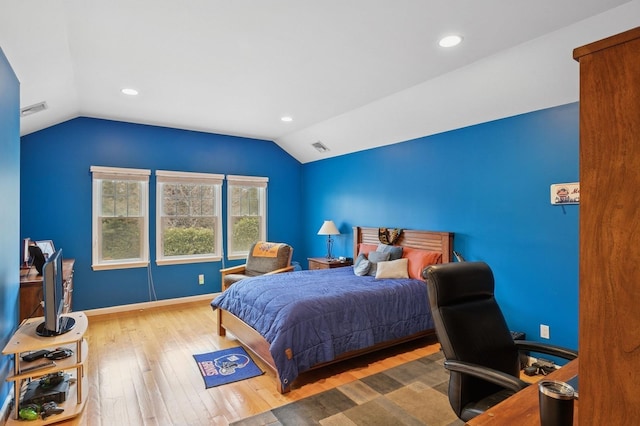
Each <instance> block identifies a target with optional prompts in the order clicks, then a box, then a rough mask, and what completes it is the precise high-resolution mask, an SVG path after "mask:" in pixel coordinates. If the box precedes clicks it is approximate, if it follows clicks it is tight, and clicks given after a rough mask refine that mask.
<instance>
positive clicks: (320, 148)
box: [311, 141, 329, 152]
mask: <svg viewBox="0 0 640 426" xmlns="http://www.w3.org/2000/svg"><path fill="white" fill-rule="evenodd" d="M311 146H312V147H314V148H315V149H316V151H318V152H327V151H329V148H327V147H326V146H325V145H324V144H323V143H322V142H320V141H318V142H315V143H312V144H311Z"/></svg>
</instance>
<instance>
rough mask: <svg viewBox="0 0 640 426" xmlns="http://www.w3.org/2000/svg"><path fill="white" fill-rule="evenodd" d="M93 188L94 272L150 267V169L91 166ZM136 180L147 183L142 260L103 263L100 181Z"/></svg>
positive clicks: (92, 244)
mask: <svg viewBox="0 0 640 426" xmlns="http://www.w3.org/2000/svg"><path fill="white" fill-rule="evenodd" d="M90 171H91V175H92V176H91V182H92V183H91V186H92V192H91V197H92V203H91V204H92V211H91V233H92V235H91V268H92V269H93V270H94V271H104V270H111V269H127V268H145V267H147V266H148V265H149V175H151V170H148V169H128V168H120V167H103V166H91V167H90ZM127 178H128V179H129V180H136V181H141V182H143V183H146V186H147V187H146V191H145V192H144V199H143V200H141V204H142V211H143V213H144V223H143V231H144V235H143V237H142V238H143V244H142V246H143V247H142V260H135V261H123V260H113V261H102V262H100V259H99V256H98V253H99V251H98V236H99V235H98V211H99V207H100V199H101V197H100V196H98V194H101V189H100V187H99V186H98V182H97V180H98V179H123V180H126V179H127Z"/></svg>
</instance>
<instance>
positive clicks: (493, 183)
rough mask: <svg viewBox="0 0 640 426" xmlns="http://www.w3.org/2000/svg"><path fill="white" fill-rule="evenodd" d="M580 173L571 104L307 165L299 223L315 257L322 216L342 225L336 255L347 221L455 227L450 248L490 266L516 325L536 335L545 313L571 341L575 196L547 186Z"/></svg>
mask: <svg viewBox="0 0 640 426" xmlns="http://www.w3.org/2000/svg"><path fill="white" fill-rule="evenodd" d="M425 119H428V118H425ZM327 181H330V182H331V184H327ZM576 181H578V105H577V104H570V105H565V106H561V107H556V108H551V109H547V110H542V111H537V112H533V113H529V114H525V115H520V116H516V117H510V118H506V119H502V120H498V121H493V122H489V123H484V124H480V125H476V126H470V127H466V128H463V129H459V130H455V131H450V132H446V133H442V134H438V135H435V136H430V137H424V138H420V139H416V140H412V141H408V142H405V143H400V144H395V145H390V146H386V147H381V148H376V149H372V150H367V151H362V152H358V153H354V154H349V155H344V156H341V157H336V158H331V159H327V160H323V161H317V162H314V163H310V164H306V165H305V167H304V187H305V188H306V189H307V190H306V191H305V198H304V200H303V202H304V208H303V211H304V217H305V220H304V221H303V232H304V234H305V235H308V236H311V237H312V238H309V239H308V247H307V250H308V251H309V252H310V253H313V254H314V255H317V256H319V255H322V254H324V253H325V252H326V247H325V241H326V240H324V239H323V238H322V237H319V236H316V235H315V233H316V232H317V230H318V229H319V227H320V225H321V224H322V221H323V220H324V219H333V221H334V222H335V223H336V225H337V226H338V228H339V229H340V231H341V232H342V233H343V235H340V236H338V237H337V240H336V243H335V244H334V255H336V256H338V255H344V256H352V253H351V251H352V247H351V239H352V235H351V227H352V226H354V225H362V226H376V227H377V226H387V227H404V228H411V229H429V230H439V231H452V232H455V240H454V247H455V249H456V250H458V251H459V252H461V253H462V254H463V256H465V258H466V259H467V260H482V261H486V262H487V263H488V264H489V265H490V266H491V268H492V269H493V272H494V275H495V279H496V297H497V299H498V302H499V303H500V305H501V307H502V309H503V311H504V313H505V316H506V317H507V321H508V323H509V326H510V327H511V329H512V330H519V331H524V332H526V333H527V337H528V338H530V339H532V340H540V338H539V333H540V332H539V325H540V323H544V324H547V325H549V326H550V330H551V339H550V342H551V343H556V344H561V345H566V346H569V347H573V348H577V346H578V211H579V207H578V206H577V205H566V206H552V205H551V204H550V194H549V193H550V188H549V186H550V185H551V184H553V183H562V182H576ZM312 188H313V190H311V189H312Z"/></svg>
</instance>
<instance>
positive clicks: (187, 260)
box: [156, 256, 222, 266]
mask: <svg viewBox="0 0 640 426" xmlns="http://www.w3.org/2000/svg"><path fill="white" fill-rule="evenodd" d="M221 260H222V257H221V256H206V257H182V258H177V259H158V260H156V265H158V266H165V265H184V264H186V263H204V262H219V261H221Z"/></svg>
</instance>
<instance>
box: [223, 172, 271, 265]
mask: <svg viewBox="0 0 640 426" xmlns="http://www.w3.org/2000/svg"><path fill="white" fill-rule="evenodd" d="M268 183H269V178H268V177H262V176H238V175H227V259H229V260H235V259H246V257H247V256H248V255H249V250H248V249H247V250H243V251H235V252H234V251H232V243H233V241H232V238H233V218H234V216H233V215H232V214H231V206H232V192H233V191H232V187H234V186H245V187H247V186H248V187H255V188H260V189H261V190H262V191H261V192H262V196H261V197H260V204H259V210H260V213H261V214H260V215H259V216H260V217H261V219H260V235H259V236H258V241H267V200H268V196H267V188H268ZM256 242H257V241H256Z"/></svg>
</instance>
